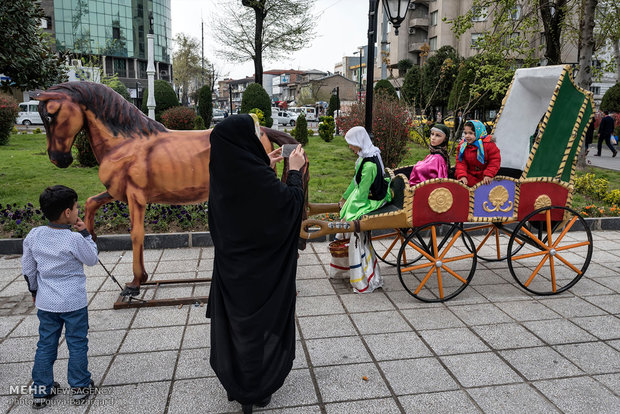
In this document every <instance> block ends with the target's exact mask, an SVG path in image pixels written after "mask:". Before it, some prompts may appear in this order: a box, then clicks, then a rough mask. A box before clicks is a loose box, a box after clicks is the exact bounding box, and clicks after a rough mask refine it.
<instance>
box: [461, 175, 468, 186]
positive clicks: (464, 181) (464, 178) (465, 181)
mask: <svg viewBox="0 0 620 414" xmlns="http://www.w3.org/2000/svg"><path fill="white" fill-rule="evenodd" d="M459 181H460V182H462V183H463V184H465V185H467V177H461V178H459Z"/></svg>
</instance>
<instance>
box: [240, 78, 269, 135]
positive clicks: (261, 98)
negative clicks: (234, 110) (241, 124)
mask: <svg viewBox="0 0 620 414" xmlns="http://www.w3.org/2000/svg"><path fill="white" fill-rule="evenodd" d="M254 108H258V109H260V110H261V111H263V115H264V116H265V126H267V127H271V126H272V125H273V119H272V118H271V99H270V98H269V95H267V92H266V91H265V89H263V87H262V86H261V85H259V84H258V83H251V84H250V85H248V87H247V88H246V89H245V91H244V92H243V96H242V97H241V113H244V114H247V113H249V112H250V110H251V109H254Z"/></svg>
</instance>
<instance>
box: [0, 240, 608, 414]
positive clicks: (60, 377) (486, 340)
mask: <svg viewBox="0 0 620 414" xmlns="http://www.w3.org/2000/svg"><path fill="white" fill-rule="evenodd" d="M593 238H594V243H595V250H594V256H593V260H592V263H591V264H590V268H589V269H588V271H587V273H586V277H584V278H583V279H582V280H581V281H579V283H578V284H577V285H576V286H575V287H574V288H573V289H572V290H571V291H570V292H566V293H563V294H561V295H558V296H551V297H549V296H547V297H543V296H531V295H530V294H528V293H526V292H524V291H523V290H521V289H520V288H518V287H517V286H516V285H515V283H514V282H513V281H512V278H511V276H510V273H509V271H508V268H507V265H506V263H505V262H500V263H486V262H479V264H478V268H477V269H478V270H477V272H476V275H475V277H474V279H473V281H472V283H471V285H470V286H469V287H468V288H467V289H465V291H464V292H463V293H461V295H459V296H458V297H457V298H455V299H453V300H451V301H449V302H447V303H445V304H426V303H422V302H419V301H416V300H415V299H414V298H412V297H411V296H409V295H408V294H407V293H406V292H405V290H404V289H403V287H402V285H401V284H400V282H399V279H398V277H397V275H396V272H395V270H394V269H392V268H389V267H387V266H383V267H382V271H383V274H384V278H385V286H384V288H383V289H382V290H378V291H376V292H374V293H372V294H368V295H357V294H354V293H352V292H351V290H350V288H349V287H348V286H347V285H346V284H345V283H343V282H342V281H330V279H328V277H327V266H328V263H329V254H328V252H327V243H309V244H308V248H307V249H306V251H304V252H303V253H302V254H301V256H300V260H299V269H298V282H297V289H298V291H299V294H298V299H297V330H298V332H297V338H298V341H297V358H296V359H295V365H294V369H293V371H292V372H291V373H290V375H289V376H288V378H287V380H286V382H285V384H284V386H283V387H282V388H281V389H280V390H279V391H278V392H277V393H275V394H274V396H273V400H272V402H271V404H270V405H269V407H268V410H263V412H274V413H330V414H331V413H382V414H383V413H417V412H420V413H480V412H484V413H543V412H544V413H551V412H565V413H580V414H581V413H618V412H620V397H619V396H620V318H619V316H620V232H617V231H597V232H594V233H593ZM129 253H130V252H129ZM100 257H101V260H102V261H103V262H104V263H105V265H106V267H108V268H109V269H110V270H111V271H112V272H113V274H114V275H115V276H116V277H117V278H119V279H120V281H121V283H123V282H127V281H128V280H130V276H129V275H130V273H131V254H128V252H121V251H115V252H103V253H101V254H100ZM212 257H213V249H212V248H188V249H174V250H147V251H146V252H145V260H146V267H147V271H149V272H150V274H151V275H152V276H153V277H154V278H156V279H164V278H186V277H206V276H209V275H210V273H211V268H212ZM19 260H20V259H19V257H18V256H4V257H0V315H2V316H0V378H2V385H1V386H0V413H4V412H11V413H21V412H31V408H30V404H31V401H32V397H31V396H29V395H19V394H18V393H17V391H16V390H11V388H10V386H20V385H29V384H30V370H31V368H32V361H33V356H34V350H35V348H36V342H37V326H38V322H37V318H36V315H35V311H34V309H33V308H32V307H31V305H30V302H29V300H30V299H29V298H28V294H27V291H26V286H25V282H24V280H23V278H22V276H21V269H20V261H19ZM87 275H88V283H87V288H88V292H89V301H90V302H89V311H90V334H89V337H90V344H89V345H90V350H89V354H90V359H89V360H90V368H91V371H92V373H93V377H94V379H95V381H96V384H97V385H98V386H100V387H101V388H100V393H99V394H98V395H97V396H96V398H94V399H91V400H90V404H88V405H84V406H79V407H74V406H70V405H69V396H67V395H60V396H58V397H57V398H56V399H55V400H54V402H56V404H57V405H55V406H53V407H48V408H46V410H45V412H46V413H125V412H130V413H148V414H155V413H228V412H238V411H239V410H240V406H239V404H237V403H231V402H228V401H227V399H226V393H225V391H224V389H223V388H222V387H221V385H220V384H219V382H218V380H217V378H216V377H215V376H214V373H213V371H212V370H211V368H210V367H209V363H208V356H209V345H210V341H209V323H208V322H209V321H208V320H207V319H205V316H204V314H205V307H204V306H197V307H195V306H187V305H186V306H183V307H181V308H179V307H176V306H175V307H167V308H163V307H159V308H142V309H128V310H113V309H112V305H113V303H114V301H115V300H116V299H117V297H118V287H117V286H116V285H115V284H114V283H113V282H112V280H110V279H109V278H108V277H106V276H105V272H104V270H103V268H102V267H101V266H95V267H92V268H87ZM24 292H25V293H26V294H24ZM207 293H208V285H207V284H196V285H194V286H190V287H172V286H164V287H160V288H159V290H158V291H157V293H156V297H179V296H189V295H195V296H199V295H206V294H207ZM153 294H154V293H153V290H152V289H149V290H147V291H146V295H147V298H148V297H152V296H153ZM58 357H59V361H58V362H57V364H56V380H57V381H59V382H60V383H61V385H63V386H65V387H66V386H67V380H66V362H67V358H68V353H67V348H66V345H65V343H64V339H63V343H62V344H61V346H60V351H59V355H58Z"/></svg>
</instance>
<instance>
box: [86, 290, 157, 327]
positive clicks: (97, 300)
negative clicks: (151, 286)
mask: <svg viewBox="0 0 620 414" xmlns="http://www.w3.org/2000/svg"><path fill="white" fill-rule="evenodd" d="M144 291H145V289H142V292H144ZM120 293H121V291H120V289H116V290H111V291H109V292H102V291H100V292H97V293H96V294H94V295H92V296H91V298H92V299H90V301H89V303H88V313H89V318H90V314H91V313H92V312H93V311H96V310H111V309H112V308H113V306H114V302H116V301H117V300H118V298H119V294H120ZM131 311H133V312H135V309H131ZM113 312H118V311H113ZM127 322H129V321H127ZM119 323H120V324H121V325H122V323H124V321H120V318H119Z"/></svg>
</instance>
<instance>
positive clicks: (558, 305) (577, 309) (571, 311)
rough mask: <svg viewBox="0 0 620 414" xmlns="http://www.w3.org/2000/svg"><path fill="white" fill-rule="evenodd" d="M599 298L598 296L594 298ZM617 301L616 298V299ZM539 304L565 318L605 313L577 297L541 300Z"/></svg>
mask: <svg viewBox="0 0 620 414" xmlns="http://www.w3.org/2000/svg"><path fill="white" fill-rule="evenodd" d="M596 297H600V296H596ZM616 299H618V298H616ZM541 302H542V303H543V304H544V305H545V306H547V307H549V308H551V309H553V310H554V311H556V312H557V313H559V314H560V315H562V316H564V317H565V318H574V317H577V316H593V315H604V314H605V311H604V310H601V309H599V308H597V307H596V306H594V305H591V304H589V303H588V302H586V301H585V300H583V299H581V298H578V297H571V298H559V299H543V300H541Z"/></svg>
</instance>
